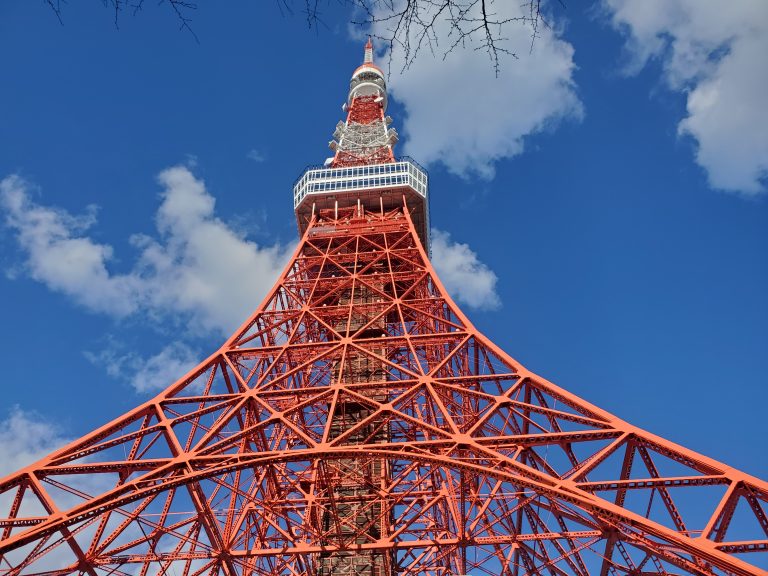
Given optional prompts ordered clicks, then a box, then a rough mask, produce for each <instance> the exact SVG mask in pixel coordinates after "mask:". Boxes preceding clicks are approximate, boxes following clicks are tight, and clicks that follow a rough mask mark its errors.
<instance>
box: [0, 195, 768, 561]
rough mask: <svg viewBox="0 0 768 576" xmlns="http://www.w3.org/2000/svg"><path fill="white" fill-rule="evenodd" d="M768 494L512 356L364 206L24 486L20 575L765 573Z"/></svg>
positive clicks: (7, 524)
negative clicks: (236, 318) (227, 332)
mask: <svg viewBox="0 0 768 576" xmlns="http://www.w3.org/2000/svg"><path fill="white" fill-rule="evenodd" d="M336 216H338V217H336ZM767 498H768V486H767V485H766V483H765V482H762V481H760V480H758V479H756V478H753V477H750V476H748V475H746V474H743V473H740V472H738V471H736V470H733V469H732V468H730V467H728V466H725V465H723V464H720V463H718V462H715V461H713V460H711V459H709V458H706V457H704V456H701V455H699V454H696V453H694V452H692V451H690V450H687V449H685V448H682V447H680V446H677V445H675V444H672V443H670V442H667V441H665V440H663V439H661V438H658V437H656V436H654V435H652V434H649V433H647V432H644V431H642V430H639V429H638V428H636V427H634V426H632V425H630V424H628V423H626V422H623V421H622V420H620V419H618V418H616V417H614V416H612V415H610V414H608V413H606V412H605V411H603V410H600V409H599V408H597V407H595V406H593V405H591V404H589V403H587V402H585V401H583V400H581V399H579V398H578V397H576V396H574V395H573V394H570V393H569V392H567V391H566V390H564V389H562V388H559V387H557V386H556V385H554V384H552V383H550V382H547V381H546V380H544V379H542V378H540V377H538V376H536V375H534V374H532V373H531V372H529V371H527V370H526V369H525V368H523V367H522V366H521V365H520V364H518V363H517V362H515V361H514V360H513V359H512V358H510V357H509V356H507V355H506V354H505V353H504V352H502V351H501V350H499V349H498V348H497V347H496V346H494V345H493V344H492V343H491V342H490V341H489V340H488V339H487V338H485V337H484V336H483V335H481V334H480V333H478V331H477V330H476V329H475V328H474V327H473V326H472V324H471V323H470V322H469V321H468V320H467V318H466V317H465V316H464V315H463V314H462V313H461V311H460V310H459V309H458V308H457V307H456V305H455V304H454V303H453V302H452V301H451V299H450V297H449V296H448V295H447V294H446V293H445V291H444V289H443V287H442V286H441V284H440V281H439V280H438V278H437V276H436V275H435V272H434V270H433V268H432V266H431V264H430V262H429V260H428V259H427V257H426V254H425V253H424V251H423V249H422V247H421V244H420V242H419V240H418V237H417V236H416V233H415V230H414V228H413V225H412V224H411V221H410V218H409V216H408V213H407V210H405V211H404V210H392V211H390V212H387V213H380V212H379V213H377V212H368V211H364V210H361V211H357V210H355V209H345V210H344V211H342V212H341V213H340V214H338V215H335V214H333V213H332V211H328V213H322V214H319V215H318V216H317V217H316V218H315V220H314V221H313V222H312V224H311V226H310V228H309V229H308V230H307V232H306V234H305V236H304V238H303V240H302V242H301V244H300V246H299V247H298V248H297V250H296V253H295V255H294V257H293V259H292V261H291V263H290V264H289V266H288V268H287V269H286V271H285V273H284V274H283V276H282V277H281V279H280V280H279V281H278V283H277V284H276V286H275V287H274V289H273V290H272V292H271V293H270V294H269V296H268V297H267V299H266V300H265V302H264V304H263V305H262V306H261V307H260V308H259V310H258V311H257V312H256V313H255V314H254V315H253V316H252V317H251V318H250V319H249V320H248V321H247V322H246V324H245V325H244V326H243V327H242V328H241V329H240V330H238V331H237V332H236V333H235V334H234V335H233V336H232V337H231V338H230V339H229V340H228V341H227V342H226V343H225V344H224V346H223V347H222V348H221V349H220V350H219V351H218V352H216V353H215V354H214V355H213V356H211V357H210V358H208V359H207V360H206V361H204V362H203V363H202V364H201V365H200V366H199V367H198V368H196V369H195V370H194V371H193V372H192V373H190V374H189V375H187V376H186V377H185V378H183V379H181V380H180V381H178V382H177V383H175V384H173V385H172V386H171V387H169V388H168V389H167V390H166V391H164V392H163V393H161V394H160V395H158V396H157V397H156V398H154V399H152V400H150V401H149V402H147V403H145V404H143V405H142V406H139V407H138V408H136V409H135V410H133V411H131V412H130V413H128V414H126V415H125V416H123V417H121V418H119V419H117V420H116V421H114V422H112V423H110V424H107V425H106V426H104V427H102V428H101V429H99V430H97V431H95V432H94V433H92V434H90V435H88V436H86V437H84V438H82V439H80V440H77V441H76V442H74V443H72V444H70V445H69V446H67V447H65V448H63V449H61V450H59V451H58V452H56V453H54V454H51V455H50V456H48V457H47V458H45V459H43V460H41V461H40V462H38V463H36V464H34V465H32V466H30V467H28V468H26V469H24V470H22V471H20V472H18V473H16V474H14V475H12V476H9V477H7V478H6V479H4V480H3V481H2V483H0V503H2V507H3V510H2V512H1V513H0V516H1V518H2V519H0V528H1V529H2V534H0V536H1V537H2V540H0V554H1V555H2V556H1V558H2V560H1V561H0V573H2V574H7V575H12V574H13V575H15V574H70V573H80V574H91V575H95V574H104V575H106V574H114V575H122V574H179V575H181V574H184V575H196V574H228V575H234V574H243V575H246V574H247V575H267V574H285V575H288V574H290V575H307V576H308V575H317V574H366V575H375V576H393V575H420V576H421V575H428V576H447V575H449V574H472V575H475V576H480V575H483V574H487V575H499V574H502V575H507V576H511V575H524V574H550V575H564V574H577V575H586V574H652V573H653V574H683V573H690V574H760V573H762V571H761V570H760V569H759V568H758V566H759V565H760V561H761V560H760V558H761V557H764V556H765V555H766V551H767V550H768V520H766V513H765V509H766V499H767ZM345 557H346V558H349V559H350V560H349V561H347V562H346V563H344V562H343V561H342V560H340V559H343V558H345ZM763 560H764V558H763Z"/></svg>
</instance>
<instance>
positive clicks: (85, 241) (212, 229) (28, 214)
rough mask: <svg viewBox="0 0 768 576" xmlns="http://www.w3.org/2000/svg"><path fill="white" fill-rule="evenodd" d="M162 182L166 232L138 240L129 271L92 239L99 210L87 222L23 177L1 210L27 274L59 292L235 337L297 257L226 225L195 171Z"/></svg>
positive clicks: (95, 305)
mask: <svg viewBox="0 0 768 576" xmlns="http://www.w3.org/2000/svg"><path fill="white" fill-rule="evenodd" d="M159 181H160V183H161V184H162V185H163V187H164V190H163V193H162V203H161V205H160V207H159V209H158V211H157V215H156V226H157V234H156V235H155V236H153V237H150V236H145V235H136V236H134V237H132V238H131V242H132V244H133V245H134V246H135V247H136V248H137V249H138V252H139V253H138V258H137V262H136V264H135V265H134V266H133V268H132V269H131V270H130V271H128V272H126V273H115V272H112V271H110V269H109V263H110V260H111V258H112V254H113V249H112V247H111V246H110V245H108V244H100V243H98V242H96V241H94V240H92V239H91V238H89V237H88V236H86V235H85V233H86V231H87V230H88V229H89V228H90V227H91V226H93V225H94V223H95V214H94V211H93V210H92V209H91V210H90V211H89V212H88V213H87V214H86V215H85V216H79V217H78V216H72V215H71V214H69V213H67V212H66V211H64V210H61V209H58V208H51V207H47V206H42V205H39V204H37V203H35V202H34V201H33V200H32V199H31V197H30V190H29V189H30V186H29V184H28V183H26V182H25V181H24V180H22V179H20V178H19V177H17V176H10V177H7V178H5V179H4V180H2V181H1V182H0V206H2V207H3V208H4V209H5V214H6V219H5V223H6V225H7V226H8V227H9V228H10V229H12V230H13V231H14V232H15V235H16V239H17V241H18V243H19V246H20V248H21V249H22V252H23V253H24V256H25V261H24V265H25V269H26V271H27V272H28V274H29V275H30V276H31V277H32V278H34V279H35V280H37V281H39V282H42V283H43V284H45V285H46V286H48V287H49V288H50V289H52V290H55V291H57V292H61V293H63V294H66V295H67V296H69V297H70V298H72V299H73V300H74V301H76V302H77V303H78V304H81V305H83V306H84V307H86V308H87V309H89V310H92V311H95V312H102V313H106V314H109V315H111V316H114V317H116V318H123V317H126V316H129V315H132V314H138V313H143V314H146V315H148V316H149V317H151V318H153V319H154V320H156V321H158V322H159V323H165V322H167V321H168V320H169V319H170V320H184V321H186V322H187V323H191V325H192V328H193V329H196V330H198V331H202V332H208V331H211V330H217V331H219V332H221V333H224V334H228V333H229V332H230V331H231V330H233V329H234V328H235V327H237V326H238V325H239V324H240V323H241V322H242V321H243V320H244V319H245V318H246V317H247V316H248V315H249V314H250V313H251V312H253V310H254V309H255V308H256V306H257V305H258V304H259V302H260V300H261V299H262V298H263V296H264V295H265V294H266V293H267V291H268V290H269V288H271V286H272V285H273V283H274V281H275V280H276V278H277V276H278V274H279V272H280V270H281V269H282V267H283V265H284V263H285V262H286V260H287V257H288V254H289V252H290V250H289V249H287V248H286V247H282V246H280V245H274V246H259V245H257V244H255V243H254V242H251V241H249V240H248V239H247V238H245V237H244V236H243V235H241V234H239V233H237V232H236V231H235V230H234V229H233V228H232V227H230V226H228V225H227V224H226V223H225V222H223V221H222V220H220V219H219V218H217V217H216V216H215V213H214V207H215V202H216V201H215V199H214V198H213V196H211V195H210V194H209V193H208V192H207V190H206V188H205V184H204V183H203V182H202V181H201V180H198V179H196V178H195V177H194V175H193V174H192V173H191V172H190V171H189V169H188V168H186V167H183V166H176V167H173V168H169V169H167V170H165V171H163V172H162V173H161V174H160V176H159Z"/></svg>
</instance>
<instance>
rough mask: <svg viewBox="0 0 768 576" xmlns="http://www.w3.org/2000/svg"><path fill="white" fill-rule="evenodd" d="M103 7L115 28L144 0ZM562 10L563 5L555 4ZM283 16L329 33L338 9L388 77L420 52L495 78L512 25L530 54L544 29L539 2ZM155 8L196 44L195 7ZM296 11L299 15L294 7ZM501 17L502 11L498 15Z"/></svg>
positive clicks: (479, 1)
mask: <svg viewBox="0 0 768 576" xmlns="http://www.w3.org/2000/svg"><path fill="white" fill-rule="evenodd" d="M43 1H44V3H45V4H46V5H47V6H49V7H50V9H51V10H52V11H53V12H54V14H55V15H56V17H57V18H58V20H59V22H62V12H61V4H62V3H63V2H65V0H43ZM101 1H102V3H103V4H104V7H106V8H111V9H112V10H114V23H115V27H116V28H119V25H120V20H121V18H122V16H123V13H124V12H125V11H126V10H131V11H132V12H133V15H136V14H137V13H138V12H140V11H141V10H142V9H143V7H144V0H101ZM514 1H523V4H522V8H523V10H522V11H521V12H519V13H517V15H515V16H514V17H504V16H501V15H500V14H499V12H500V11H499V10H497V8H498V7H499V6H502V5H504V4H505V3H508V2H514ZM558 1H559V2H560V4H561V5H563V6H564V4H563V0H558ZM275 2H276V3H277V6H278V9H279V11H280V13H281V14H282V15H283V16H285V15H286V14H287V15H293V14H294V12H295V11H296V12H301V13H302V14H303V15H304V17H305V19H306V22H307V26H308V27H309V28H310V29H311V28H314V29H316V30H317V29H318V28H319V27H320V26H323V27H326V28H327V27H328V25H327V24H326V23H325V22H324V21H323V19H322V14H323V13H322V10H321V8H322V7H325V6H329V5H331V4H336V5H337V6H340V7H344V8H348V9H350V11H351V12H352V20H351V23H352V24H354V25H357V26H359V27H361V28H363V29H364V30H365V31H368V30H373V31H374V34H373V35H374V37H375V38H376V39H377V40H379V41H382V42H383V43H384V44H385V45H386V46H387V47H388V48H389V50H388V53H389V61H388V68H389V69H390V72H391V67H392V62H393V55H394V54H395V53H396V51H397V53H398V54H399V57H401V58H402V67H401V70H400V71H401V72H402V71H404V70H406V69H408V68H409V67H410V66H411V65H412V64H413V62H414V61H415V60H416V58H418V57H419V55H420V54H421V53H422V52H423V51H424V50H426V51H428V52H430V53H431V54H432V55H434V56H441V57H442V58H443V59H445V58H447V57H448V56H449V55H450V54H451V53H453V52H454V51H455V50H457V49H460V48H461V49H472V50H481V51H485V52H486V53H487V54H488V58H489V61H490V63H491V66H492V67H493V70H494V72H495V73H496V75H497V76H498V74H499V72H500V69H501V60H502V58H503V57H504V56H510V57H512V58H517V54H515V53H514V52H512V51H510V50H509V49H508V48H506V47H505V41H506V40H508V38H507V37H506V36H505V30H507V29H508V28H509V27H510V26H512V25H514V24H520V25H524V26H528V27H530V30H531V48H530V49H531V50H533V45H534V43H535V42H536V39H537V38H538V37H539V35H540V27H541V26H545V27H546V26H548V24H547V22H546V20H545V19H544V17H543V15H542V0H275ZM158 4H159V5H165V6H167V7H168V9H170V10H171V11H172V12H173V14H174V16H175V18H176V20H177V21H178V22H179V28H180V29H181V30H185V31H187V32H189V33H190V34H191V35H192V37H193V38H194V39H195V41H197V42H199V39H198V37H197V35H196V34H195V32H194V30H193V29H192V26H191V22H192V19H191V13H192V12H193V11H194V10H197V7H198V4H197V2H193V1H190V0H159V2H158ZM298 6H300V8H298V9H297V7H298ZM501 12H502V13H503V11H501ZM446 30H447V32H446Z"/></svg>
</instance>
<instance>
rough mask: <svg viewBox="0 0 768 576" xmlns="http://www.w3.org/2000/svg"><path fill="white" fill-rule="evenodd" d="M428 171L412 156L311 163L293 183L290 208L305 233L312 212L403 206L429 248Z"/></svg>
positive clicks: (386, 209)
mask: <svg viewBox="0 0 768 576" xmlns="http://www.w3.org/2000/svg"><path fill="white" fill-rule="evenodd" d="M427 185H428V176H427V172H426V171H425V170H424V169H423V168H422V167H421V166H419V165H418V164H417V163H416V162H415V161H414V160H412V159H411V158H407V157H403V158H400V159H399V160H398V161H396V162H388V163H384V164H366V165H362V166H346V167H330V168H325V167H314V166H310V167H308V168H307V169H306V170H304V173H303V174H302V175H301V176H300V177H299V179H298V180H297V181H296V183H295V184H294V186H293V207H294V210H295V212H296V220H297V222H298V225H299V233H300V234H302V235H303V234H304V232H305V231H306V229H307V226H308V225H309V222H310V220H311V219H312V216H313V214H317V213H319V211H320V210H327V209H335V210H338V209H340V208H348V207H351V206H357V205H358V203H359V204H360V205H361V206H362V207H363V208H365V209H366V210H368V211H371V212H373V211H376V212H378V211H382V212H386V211H388V210H393V209H397V208H403V206H404V204H405V206H407V207H408V211H409V213H410V215H411V219H412V220H413V224H414V226H415V228H416V232H417V233H418V235H419V238H420V239H421V242H422V244H423V245H424V249H425V250H429V198H428V192H427V189H428V186H427Z"/></svg>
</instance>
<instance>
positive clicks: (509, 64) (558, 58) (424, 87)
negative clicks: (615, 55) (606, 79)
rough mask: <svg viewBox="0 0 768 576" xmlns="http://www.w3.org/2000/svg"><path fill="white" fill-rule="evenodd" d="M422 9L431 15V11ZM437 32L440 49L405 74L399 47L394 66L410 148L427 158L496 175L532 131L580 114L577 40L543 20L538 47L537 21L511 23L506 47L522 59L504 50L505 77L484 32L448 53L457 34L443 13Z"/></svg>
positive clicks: (507, 10) (504, 12) (505, 8)
mask: <svg viewBox="0 0 768 576" xmlns="http://www.w3.org/2000/svg"><path fill="white" fill-rule="evenodd" d="M423 6H424V8H425V9H426V10H427V11H430V10H434V9H435V7H434V6H433V5H431V4H428V3H423ZM435 6H436V5H435ZM479 6H480V4H479V3H475V7H474V8H473V11H471V12H470V13H469V14H468V16H467V17H468V18H472V17H474V16H475V15H476V14H475V12H476V11H477V10H479ZM491 8H492V10H493V11H494V12H495V13H496V14H497V18H498V19H499V20H502V19H505V18H514V17H519V16H523V15H525V14H527V13H526V8H525V6H524V4H523V3H518V2H508V1H506V0H503V1H497V2H495V3H493V4H492V5H491ZM423 16H424V19H425V20H430V19H431V15H430V14H424V15H423ZM386 26H388V24H386V23H382V24H379V27H374V33H375V34H378V35H381V36H386V35H387V32H386V30H385V28H386ZM435 32H436V35H437V38H438V41H439V42H440V45H439V47H438V49H437V50H436V52H435V54H434V55H433V54H431V53H430V52H429V51H428V50H427V49H423V50H422V51H421V53H420V54H419V56H418V57H417V58H416V59H415V60H414V61H413V64H412V65H411V66H410V68H409V69H408V70H406V71H405V72H403V73H402V74H400V73H399V70H400V69H401V68H402V66H403V62H404V59H403V58H404V56H403V52H402V50H401V49H399V48H396V49H395V51H394V53H393V60H392V70H393V71H394V72H395V73H393V74H392V75H391V76H390V78H389V87H388V88H389V92H390V94H391V95H392V96H393V97H394V98H395V99H397V100H398V101H399V102H401V103H402V104H403V105H404V107H405V111H406V118H405V120H404V129H403V135H404V136H405V138H406V141H405V144H404V146H403V152H404V153H405V154H408V155H411V156H413V157H414V158H415V159H416V160H418V161H419V162H422V163H425V164H430V163H434V162H441V163H443V164H444V165H445V166H446V167H447V169H448V170H450V171H451V172H453V173H454V174H458V175H461V176H469V175H470V174H472V173H477V174H478V175H480V176H482V177H485V178H492V177H493V175H494V171H495V169H494V163H495V162H496V161H498V160H500V159H502V158H509V157H511V156H515V155H517V154H520V153H521V152H522V151H523V145H524V137H525V136H527V135H529V134H533V133H536V132H541V131H544V130H546V129H550V128H552V127H553V126H555V125H556V124H557V123H558V122H560V121H561V120H563V119H565V118H580V117H581V114H582V108H581V104H580V102H579V99H578V96H577V95H576V93H575V91H574V82H573V77H572V76H573V71H574V67H575V65H574V62H573V47H572V46H571V45H570V44H568V43H567V42H565V41H563V40H561V39H559V38H558V36H557V32H556V31H555V30H552V29H549V28H546V27H544V26H542V27H541V28H540V30H539V34H540V35H539V37H538V38H537V40H536V42H535V43H534V44H533V48H532V49H531V29H530V27H528V26H527V25H523V24H519V23H509V24H506V25H505V26H504V27H503V28H502V30H501V34H500V35H501V36H504V37H505V40H503V41H502V42H501V43H500V46H501V47H503V48H505V49H506V50H509V51H510V52H514V53H516V54H519V55H520V58H519V59H517V60H515V59H513V58H511V57H506V58H505V57H504V56H502V58H503V60H502V62H501V69H500V72H499V76H498V78H497V77H496V76H495V72H494V67H493V63H492V61H491V60H490V59H489V57H488V54H487V53H486V51H485V50H483V49H482V48H481V47H480V46H481V43H482V41H483V39H482V38H481V37H480V35H479V33H478V34H477V35H473V36H472V37H471V38H472V41H471V42H469V43H468V44H467V45H466V46H464V47H457V49H455V50H454V51H453V52H451V53H450V55H448V57H447V58H445V59H444V60H443V58H442V55H443V53H444V52H445V50H447V49H448V47H449V46H450V44H451V43H452V42H453V41H454V38H453V36H452V35H451V33H452V31H451V29H450V25H449V23H448V22H447V21H446V20H445V18H444V17H442V16H441V17H439V18H438V19H437V21H436V24H435ZM529 52H530V53H529ZM383 61H386V56H385V57H384V58H383Z"/></svg>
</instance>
